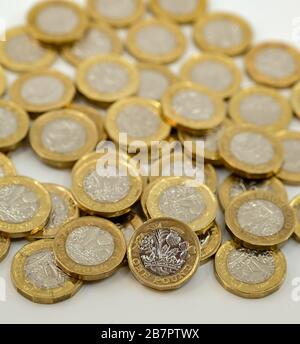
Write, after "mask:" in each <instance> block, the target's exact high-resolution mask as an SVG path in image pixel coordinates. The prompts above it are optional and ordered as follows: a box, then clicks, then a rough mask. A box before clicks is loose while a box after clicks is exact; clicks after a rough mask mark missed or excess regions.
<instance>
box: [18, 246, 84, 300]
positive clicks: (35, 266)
mask: <svg viewBox="0 0 300 344" xmlns="http://www.w3.org/2000/svg"><path fill="white" fill-rule="evenodd" d="M11 279H12V282H13V284H14V286H15V288H16V289H17V291H18V292H19V293H20V294H21V295H23V296H24V297H26V298H27V299H29V300H30V301H33V302H36V303H44V304H53V303H56V302H60V301H64V300H66V299H69V298H70V297H72V296H73V295H75V294H76V293H77V291H78V290H79V289H80V288H81V286H82V282H81V281H79V280H76V279H73V278H70V277H69V276H68V275H66V274H65V273H64V272H63V271H62V270H61V269H60V268H59V267H58V266H57V265H56V262H55V258H54V253H53V240H50V239H48V240H39V241H35V242H33V243H30V244H27V245H25V246H24V247H23V248H21V250H20V251H19V252H18V253H17V254H16V255H15V257H14V259H13V262H12V267H11Z"/></svg>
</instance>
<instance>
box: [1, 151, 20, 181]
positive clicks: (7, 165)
mask: <svg viewBox="0 0 300 344" xmlns="http://www.w3.org/2000/svg"><path fill="white" fill-rule="evenodd" d="M0 168H2V169H3V172H4V177H10V176H15V175H16V174H17V172H16V168H15V166H14V164H13V163H12V161H11V160H10V159H9V158H8V157H7V156H6V155H5V154H2V153H0Z"/></svg>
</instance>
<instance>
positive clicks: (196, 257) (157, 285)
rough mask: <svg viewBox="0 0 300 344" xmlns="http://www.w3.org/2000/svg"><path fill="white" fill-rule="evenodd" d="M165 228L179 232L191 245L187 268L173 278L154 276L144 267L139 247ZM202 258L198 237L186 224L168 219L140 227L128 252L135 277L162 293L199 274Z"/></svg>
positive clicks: (156, 220) (157, 220) (150, 221)
mask: <svg viewBox="0 0 300 344" xmlns="http://www.w3.org/2000/svg"><path fill="white" fill-rule="evenodd" d="M164 228H167V229H171V230H174V231H176V232H178V233H179V234H180V236H181V237H182V238H183V239H185V240H186V241H187V242H188V243H189V244H190V250H189V253H190V255H189V257H188V259H187V262H186V265H185V267H183V268H182V269H181V270H180V271H179V272H177V273H175V274H172V275H171V276H158V275H154V274H153V273H151V272H150V271H148V270H147V269H146V268H145V267H144V265H143V263H142V261H141V257H140V249H139V245H140V242H141V241H142V240H143V238H144V237H145V236H146V235H147V234H149V233H151V232H152V231H154V230H158V229H164ZM200 256H201V248H200V243H199V240H198V237H197V235H196V234H195V233H193V231H192V230H191V229H190V227H189V226H187V225H186V224H184V223H182V222H180V221H177V220H175V219H172V218H168V217H162V218H158V219H152V220H149V221H147V222H146V223H144V224H143V225H142V226H141V227H139V228H138V229H137V230H136V231H135V232H134V234H133V237H132V239H131V241H130V244H129V247H128V250H127V257H128V264H129V268H130V270H131V272H132V273H133V275H134V277H135V278H136V279H137V280H138V281H139V282H140V283H142V284H143V285H145V286H147V287H150V288H153V289H157V290H160V291H166V290H172V289H177V288H180V287H182V286H183V284H185V283H186V282H187V281H188V280H190V279H191V278H192V277H193V275H194V274H195V273H196V272H197V269H198V266H199V263H200Z"/></svg>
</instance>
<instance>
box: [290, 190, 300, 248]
mask: <svg viewBox="0 0 300 344" xmlns="http://www.w3.org/2000/svg"><path fill="white" fill-rule="evenodd" d="M290 206H291V207H292V208H293V209H294V211H295V213H296V226H295V231H294V238H295V239H296V240H297V241H299V242H300V197H299V195H297V196H295V197H294V198H293V199H292V200H291V201H290Z"/></svg>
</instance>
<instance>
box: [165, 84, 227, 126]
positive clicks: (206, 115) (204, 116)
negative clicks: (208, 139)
mask: <svg viewBox="0 0 300 344" xmlns="http://www.w3.org/2000/svg"><path fill="white" fill-rule="evenodd" d="M162 107H163V116H164V117H165V118H166V120H167V121H168V122H169V123H170V124H171V125H172V126H173V127H176V128H180V129H183V130H186V131H189V132H199V131H200V132H201V131H206V130H209V129H213V128H215V127H217V126H218V125H220V124H221V123H222V121H223V120H224V118H225V115H226V109H225V104H224V102H223V100H222V99H221V98H220V97H218V96H217V94H215V93H214V92H212V91H210V90H208V89H207V88H206V87H202V86H199V85H196V84H193V83H190V82H181V83H176V84H174V85H173V86H170V87H169V88H168V89H167V91H166V92H165V94H164V96H163V98H162Z"/></svg>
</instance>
